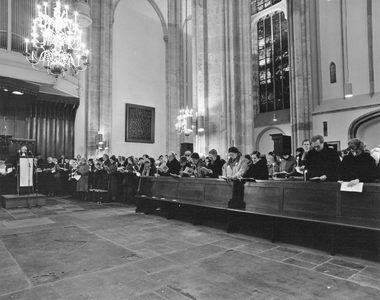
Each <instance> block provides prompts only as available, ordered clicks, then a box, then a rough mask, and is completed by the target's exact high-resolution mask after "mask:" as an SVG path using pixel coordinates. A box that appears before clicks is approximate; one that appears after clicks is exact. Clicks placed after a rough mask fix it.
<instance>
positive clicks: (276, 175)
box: [273, 171, 288, 178]
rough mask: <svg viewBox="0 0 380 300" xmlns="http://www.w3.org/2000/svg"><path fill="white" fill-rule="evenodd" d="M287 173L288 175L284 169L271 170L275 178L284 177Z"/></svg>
mask: <svg viewBox="0 0 380 300" xmlns="http://www.w3.org/2000/svg"><path fill="white" fill-rule="evenodd" d="M287 175H288V173H287V172H285V171H281V172H273V176H275V177H277V178H285V177H287Z"/></svg>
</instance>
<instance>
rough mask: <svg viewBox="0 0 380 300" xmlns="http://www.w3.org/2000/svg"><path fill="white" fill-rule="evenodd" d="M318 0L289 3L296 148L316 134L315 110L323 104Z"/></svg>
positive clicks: (292, 104)
mask: <svg viewBox="0 0 380 300" xmlns="http://www.w3.org/2000/svg"><path fill="white" fill-rule="evenodd" d="M317 5H318V4H317V2H316V0H293V1H288V12H289V18H288V23H289V51H290V73H291V77H290V88H291V96H290V97H291V100H290V117H291V124H292V142H293V149H296V148H297V147H299V146H300V145H301V143H302V141H303V140H304V139H306V138H310V137H311V136H312V135H313V133H312V110H313V107H315V106H316V105H317V104H319V101H320V95H321V93H320V91H319V89H320V88H319V87H320V78H319V76H320V75H319V74H320V73H319V67H318V55H319V53H318V52H319V49H318V47H319V46H318V30H317V19H318V18H317Z"/></svg>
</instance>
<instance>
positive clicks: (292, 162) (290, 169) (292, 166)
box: [280, 150, 297, 175]
mask: <svg viewBox="0 0 380 300" xmlns="http://www.w3.org/2000/svg"><path fill="white" fill-rule="evenodd" d="M296 166H297V161H296V159H295V158H294V157H293V156H291V155H290V152H289V150H284V152H283V154H282V159H281V162H280V170H281V171H282V172H286V173H288V175H294V174H296V173H297V171H296Z"/></svg>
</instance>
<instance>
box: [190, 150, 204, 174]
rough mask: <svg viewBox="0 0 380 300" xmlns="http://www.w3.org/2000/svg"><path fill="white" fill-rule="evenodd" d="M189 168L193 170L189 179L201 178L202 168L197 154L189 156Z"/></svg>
mask: <svg viewBox="0 0 380 300" xmlns="http://www.w3.org/2000/svg"><path fill="white" fill-rule="evenodd" d="M190 157H191V166H192V168H193V175H192V176H191V177H203V173H202V167H203V163H202V160H201V159H200V157H199V154H198V153H197V152H194V153H192V154H191V156H190Z"/></svg>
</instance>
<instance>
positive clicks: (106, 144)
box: [103, 141, 109, 150]
mask: <svg viewBox="0 0 380 300" xmlns="http://www.w3.org/2000/svg"><path fill="white" fill-rule="evenodd" d="M103 146H104V150H107V149H108V147H109V142H108V141H104V143H103Z"/></svg>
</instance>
